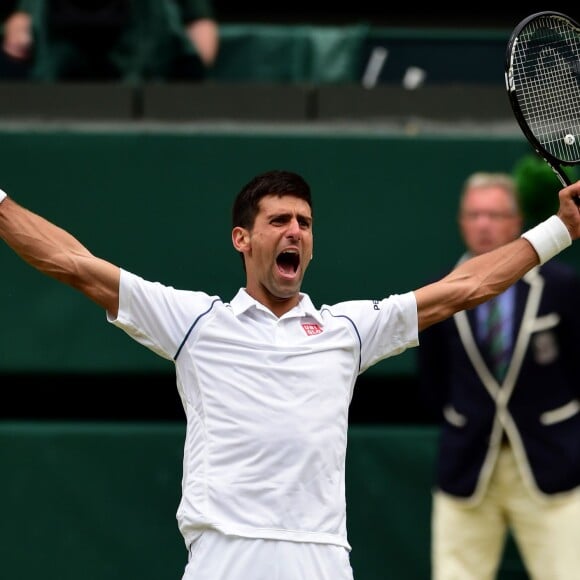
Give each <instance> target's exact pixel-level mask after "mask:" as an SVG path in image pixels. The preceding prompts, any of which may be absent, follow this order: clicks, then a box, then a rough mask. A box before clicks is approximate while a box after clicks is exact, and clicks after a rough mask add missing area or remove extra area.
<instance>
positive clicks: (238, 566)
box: [182, 530, 353, 580]
mask: <svg viewBox="0 0 580 580" xmlns="http://www.w3.org/2000/svg"><path fill="white" fill-rule="evenodd" d="M182 580H353V575H352V568H351V566H350V561H349V552H348V550H346V549H345V548H343V547H341V546H334V545H329V544H315V543H306V542H285V541H284V542H283V541H278V540H263V539H252V538H239V537H234V536H225V535H224V534H220V533H219V532H216V531H213V530H207V531H205V532H203V534H201V536H200V537H199V538H198V539H197V540H196V541H195V542H193V544H192V545H191V548H190V551H189V562H188V564H187V566H186V568H185V572H184V574H183V577H182Z"/></svg>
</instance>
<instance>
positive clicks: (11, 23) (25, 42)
mask: <svg viewBox="0 0 580 580" xmlns="http://www.w3.org/2000/svg"><path fill="white" fill-rule="evenodd" d="M32 43H33V39H32V19H31V17H30V14H27V13H26V12H14V14H12V15H10V16H9V17H8V18H7V19H6V21H5V22H4V43H3V46H2V48H3V50H4V52H5V53H6V54H7V55H8V56H10V57H12V58H13V59H15V60H26V59H27V58H29V57H30V54H31V52H32Z"/></svg>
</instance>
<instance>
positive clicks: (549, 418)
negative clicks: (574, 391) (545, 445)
mask: <svg viewBox="0 0 580 580" xmlns="http://www.w3.org/2000/svg"><path fill="white" fill-rule="evenodd" d="M578 411H580V401H578V399H572V400H571V401H570V402H569V403H566V404H565V405H562V406H561V407H558V408H557V409H552V410H551V411H546V412H545V413H542V414H541V415H540V423H542V425H553V424H554V423H560V422H561V421H565V420H566V419H569V418H570V417H573V416H574V415H576V413H578Z"/></svg>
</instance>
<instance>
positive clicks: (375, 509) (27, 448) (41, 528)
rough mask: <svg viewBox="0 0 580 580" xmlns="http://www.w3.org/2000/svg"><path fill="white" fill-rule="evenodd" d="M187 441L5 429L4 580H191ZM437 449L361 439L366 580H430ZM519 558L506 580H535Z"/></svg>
mask: <svg viewBox="0 0 580 580" xmlns="http://www.w3.org/2000/svg"><path fill="white" fill-rule="evenodd" d="M183 437H184V427H183V426H182V425H181V424H179V423H177V424H171V425H170V424H121V423H84V424H79V423H64V424H63V423H46V422H45V423H25V422H18V423H9V422H2V423H0V464H1V465H2V473H3V475H2V477H0V498H2V517H1V518H0V537H1V538H2V542H0V577H2V578H6V579H10V580H32V579H37V578H43V579H44V580H79V579H82V580H133V579H137V578H138V579H139V580H177V579H178V578H181V574H182V572H183V567H184V566H185V563H186V558H187V553H186V550H185V545H184V543H183V540H182V539H181V536H180V535H179V532H178V528H177V522H176V520H175V512H176V510H177V505H178V502H179V498H180V493H181V489H180V485H181V483H180V482H181V460H182V447H183ZM435 437H436V431H435V429H434V428H428V427H422V428H411V427H368V428H363V427H358V428H355V427H351V429H350V431H349V440H348V446H349V450H348V454H347V474H346V485H347V514H348V516H347V517H348V534H349V540H350V543H351V545H352V547H353V551H352V553H351V562H352V566H353V569H354V572H355V578H356V580H429V542H430V529H429V520H430V509H431V481H432V480H431V475H432V468H433V462H434V453H435V444H436V439H435ZM511 550H512V551H508V554H507V556H506V558H505V560H504V563H503V565H502V575H501V578H502V579H508V578H510V579H512V580H515V579H516V578H520V579H522V578H525V575H523V572H522V568H521V564H520V561H519V558H518V557H517V553H516V552H514V551H513V548H512V549H511Z"/></svg>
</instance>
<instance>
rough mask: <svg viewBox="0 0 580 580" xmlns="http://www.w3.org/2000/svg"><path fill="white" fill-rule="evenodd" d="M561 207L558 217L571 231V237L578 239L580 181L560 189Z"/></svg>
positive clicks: (579, 229)
mask: <svg viewBox="0 0 580 580" xmlns="http://www.w3.org/2000/svg"><path fill="white" fill-rule="evenodd" d="M559 198H560V208H559V209H558V217H559V218H560V219H561V220H562V221H563V222H564V225H565V226H566V227H567V228H568V231H569V232H570V237H571V238H572V239H573V240H577V239H578V238H579V237H580V206H579V205H578V203H580V202H579V200H580V181H577V182H576V183H573V184H572V185H569V186H568V187H564V188H563V189H561V190H560V193H559Z"/></svg>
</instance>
